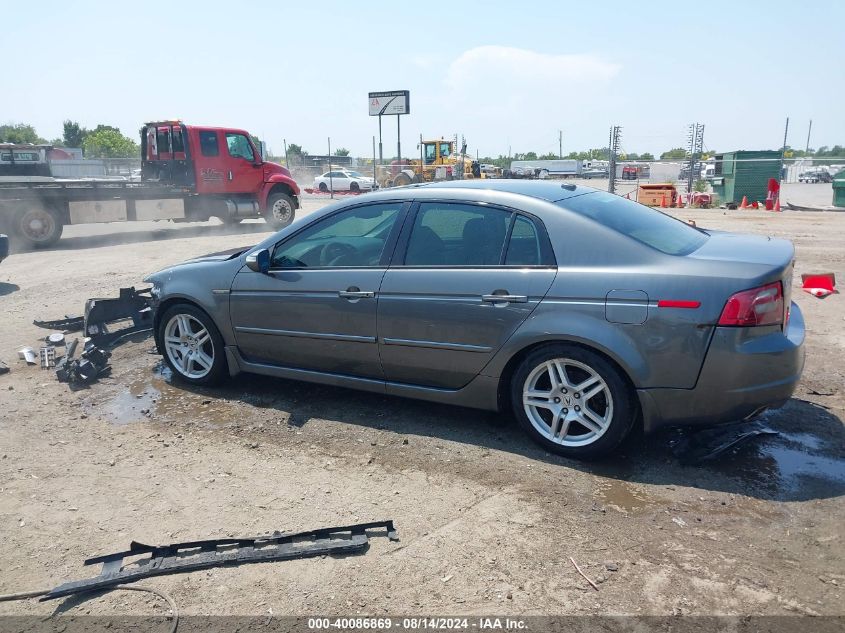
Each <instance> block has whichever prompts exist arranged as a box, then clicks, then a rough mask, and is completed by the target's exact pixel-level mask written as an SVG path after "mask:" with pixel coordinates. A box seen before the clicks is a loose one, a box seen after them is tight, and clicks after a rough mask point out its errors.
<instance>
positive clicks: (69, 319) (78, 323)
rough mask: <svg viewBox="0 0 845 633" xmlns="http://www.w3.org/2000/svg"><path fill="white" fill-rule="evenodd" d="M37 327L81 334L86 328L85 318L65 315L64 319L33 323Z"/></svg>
mask: <svg viewBox="0 0 845 633" xmlns="http://www.w3.org/2000/svg"><path fill="white" fill-rule="evenodd" d="M32 324H33V325H34V326H36V327H42V328H44V329H45V330H62V331H63V332H81V331H82V328H83V327H85V317H82V316H69V315H65V318H63V319H56V320H55V321H38V320H37V319H36V320H35V321H33V322H32Z"/></svg>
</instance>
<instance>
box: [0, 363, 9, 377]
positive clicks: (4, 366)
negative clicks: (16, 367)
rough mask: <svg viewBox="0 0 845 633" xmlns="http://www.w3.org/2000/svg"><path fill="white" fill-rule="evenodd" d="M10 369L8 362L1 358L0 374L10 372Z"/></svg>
mask: <svg viewBox="0 0 845 633" xmlns="http://www.w3.org/2000/svg"><path fill="white" fill-rule="evenodd" d="M9 371H11V370H10V369H9V366H8V365H7V364H6V363H4V362H3V361H2V360H0V376H2V375H3V374H8V373H9Z"/></svg>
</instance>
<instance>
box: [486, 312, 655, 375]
mask: <svg viewBox="0 0 845 633" xmlns="http://www.w3.org/2000/svg"><path fill="white" fill-rule="evenodd" d="M604 309H605V307H604V301H595V302H593V303H591V304H586V302H585V303H583V304H582V305H581V306H580V310H579V311H578V312H575V311H572V312H566V311H562V310H561V309H560V306H548V305H545V302H544V303H541V304H540V306H538V308H537V309H536V310H535V311H534V312H533V313H532V314H531V316H530V317H529V318H528V319H526V320H525V322H524V323H523V324H522V325H521V326H520V327H519V329H518V330H517V331H516V332H514V334H513V336H511V337H510V339H508V341H507V342H506V343H505V344H504V345H503V346H502V348H501V349H500V350H499V351H498V352H497V354H496V355H495V356H494V357H493V358H492V359H491V360H490V362H489V363H488V364H487V366H486V367H485V368H484V369H483V370H482V373H483V374H484V375H487V376H493V377H499V376H501V375H502V372H503V371H504V369H505V367H506V366H507V364H508V362H509V361H510V360H511V359H512V358H513V357H514V356H516V355H517V354H518V353H519V352H521V351H522V350H524V349H526V348H527V347H531V346H532V345H536V344H538V343H545V342H553V341H561V342H572V343H580V344H582V345H585V346H587V347H592V348H594V349H596V350H598V351H599V352H601V353H603V354H605V355H606V356H608V357H609V358H611V359H612V360H613V361H615V362H616V363H617V364H618V365H619V366H620V367H621V368H622V370H623V371H624V372H625V373H626V374H627V375H628V377H629V378H630V380H631V382H632V383H633V384H634V387H641V386H644V385H648V384H649V381H650V377H651V369H650V367H649V363H648V362H647V360H646V358H645V357H644V356H643V354H642V353H641V352H640V350H639V348H638V346H637V344H636V342H635V341H634V339H633V338H632V337H631V336H629V335H628V334H627V333H626V332H625V330H624V329H622V328H620V327H619V325H618V324H614V323H609V322H608V321H607V320H606V319H605V316H604Z"/></svg>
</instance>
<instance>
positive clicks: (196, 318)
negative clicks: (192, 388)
mask: <svg viewBox="0 0 845 633" xmlns="http://www.w3.org/2000/svg"><path fill="white" fill-rule="evenodd" d="M156 339H157V342H158V346H159V350H160V351H161V353H162V354H163V355H164V360H165V362H166V363H167V365H168V366H169V367H170V369H171V370H173V375H174V376H175V377H176V378H178V379H180V380H182V381H183V382H187V383H189V384H192V385H213V384H216V383H218V382H220V381H221V380H222V379H223V377H224V376H225V375H226V355H225V352H224V351H223V337H221V336H220V331H219V330H218V329H217V327H216V326H215V325H214V322H213V321H212V320H211V317H209V316H208V315H207V314H206V313H205V312H203V311H202V310H200V309H199V308H197V307H196V306H193V305H190V304H187V303H180V304H177V305H174V306H171V307H169V308H168V309H167V310H166V311H165V313H164V314H163V315H162V317H161V320H160V321H159V326H158V331H157V332H156Z"/></svg>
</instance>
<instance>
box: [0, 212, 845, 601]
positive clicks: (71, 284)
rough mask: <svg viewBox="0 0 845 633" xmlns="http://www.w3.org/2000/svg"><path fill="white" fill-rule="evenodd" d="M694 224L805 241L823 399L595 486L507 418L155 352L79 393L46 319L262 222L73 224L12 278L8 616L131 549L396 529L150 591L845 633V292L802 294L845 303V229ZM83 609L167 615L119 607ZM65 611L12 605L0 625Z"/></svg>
mask: <svg viewBox="0 0 845 633" xmlns="http://www.w3.org/2000/svg"><path fill="white" fill-rule="evenodd" d="M321 204H323V202H322V201H317V200H310V201H308V202H307V203H306V209H305V211H306V212H307V211H310V210H313V209H314V208H317V207H318V206H320V205H321ZM822 204H829V202H827V203H825V202H823V203H822ZM679 215H680V216H682V217H683V218H684V219H695V220H696V221H697V223H698V224H699V226H703V227H712V228H716V229H729V230H736V231H746V232H754V233H761V234H768V235H774V236H778V237H786V238H789V239H792V240H793V241H794V242H795V244H796V247H797V264H796V275H795V285H794V288H793V296H794V299H795V301H797V302H798V303H799V304H800V306H801V308H802V310H803V312H804V316H805V319H806V322H807V330H808V331H807V364H806V369H805V372H804V378H803V380H802V382H801V384H800V386H799V388H798V390H797V392H796V393H795V396H794V398H792V400H791V401H790V402H789V403H788V404H787V405H786V406H785V407H784V408H782V409H780V410H777V411H773V412H770V413H769V414H767V416H766V423H767V424H769V425H770V426H771V427H772V428H774V429H776V430H778V431H780V435H778V436H769V437H765V438H761V439H758V440H754V441H751V442H750V443H748V444H746V445H744V446H743V447H742V448H740V449H739V450H737V451H735V452H733V453H729V454H726V455H723V456H722V457H720V458H718V459H716V460H714V461H712V462H707V463H705V464H704V465H700V466H684V465H682V464H681V462H680V460H679V458H678V457H677V456H676V455H675V454H674V453H673V451H672V443H673V441H674V440H676V439H677V433H675V432H672V431H667V432H662V433H660V434H658V435H655V436H650V437H647V438H642V437H635V438H633V439H632V440H630V441H629V442H627V444H626V445H625V446H624V448H623V451H622V452H621V453H620V454H619V455H617V456H616V457H614V458H612V459H609V460H607V461H605V462H600V463H593V464H582V463H578V462H574V461H568V460H565V459H562V458H558V457H555V456H552V455H550V454H548V453H545V452H544V451H542V450H541V449H538V448H537V447H536V446H535V445H534V444H532V443H531V442H530V441H529V440H528V439H527V438H526V437H525V436H524V435H523V434H522V433H521V432H520V431H519V430H518V429H517V428H516V424H515V423H514V422H513V421H512V420H511V419H510V418H509V417H507V416H503V415H495V414H491V413H485V412H478V411H472V410H466V409H458V408H451V407H446V406H437V405H433V404H428V403H420V402H415V401H410V400H401V399H396V398H389V397H382V396H378V395H372V394H365V393H358V392H353V391H347V390H344V389H336V388H329V387H322V386H315V385H309V384H304V383H296V382H289V381H284V380H276V379H269V378H263V377H255V376H239V377H238V378H236V379H235V380H233V381H231V382H230V383H229V384H227V385H225V386H224V387H222V388H219V389H215V390H192V389H186V388H185V387H182V386H178V385H174V384H170V382H169V381H168V380H167V375H166V372H163V371H162V368H161V362H160V357H158V356H156V355H155V354H154V352H153V349H152V347H153V345H152V342H151V340H150V339H148V338H141V339H140V340H135V341H129V342H126V343H124V344H122V345H120V346H119V347H117V348H116V349H115V351H114V354H113V357H112V365H113V372H112V374H111V376H110V377H107V378H104V379H102V380H100V381H99V382H98V383H96V384H94V385H93V386H91V387H90V388H88V389H82V390H79V391H70V390H69V389H68V387H67V385H64V384H60V383H58V382H57V381H56V379H55V376H54V374H53V373H52V372H47V371H42V370H41V369H39V368H38V367H35V366H32V367H28V366H27V365H26V364H25V363H24V362H23V361H20V360H18V359H17V354H16V352H17V350H18V349H19V348H20V347H22V346H24V345H31V346H34V347H37V345H38V341H39V339H41V338H42V337H43V336H44V335H45V334H46V333H47V332H46V331H45V330H40V329H38V328H36V327H34V326H33V325H32V324H31V322H32V320H33V319H34V318H57V317H61V316H63V315H65V314H71V313H79V312H80V311H81V310H82V307H83V304H84V300H85V299H86V298H88V297H92V296H110V295H112V294H115V293H116V290H117V289H118V288H119V287H121V286H131V285H135V286H140V285H142V284H141V278H142V277H143V276H144V275H145V274H147V273H149V272H152V271H154V270H157V269H159V268H161V267H163V266H165V265H168V264H171V263H175V262H178V261H180V260H184V259H187V258H189V257H191V256H196V255H200V254H204V253H208V252H214V251H219V250H222V249H225V248H231V247H236V246H241V245H247V244H251V243H254V242H256V241H258V240H259V239H260V238H262V237H263V236H264V235H265V233H264V230H265V225H264V224H263V223H253V224H247V225H244V226H242V227H240V228H239V229H232V228H229V227H224V226H222V225H219V224H216V223H214V222H212V223H205V224H199V225H169V226H166V227H163V228H161V227H158V226H154V225H142V224H131V225H118V226H99V227H70V228H69V229H68V231H67V237H66V238H65V239H63V240H62V241H61V242H60V243H59V245H58V246H57V247H55V248H52V249H50V250H46V251H41V252H26V253H20V254H15V255H12V256H11V257H10V258H9V259H8V260H6V261H4V262H3V263H2V264H0V306H2V315H3V316H2V319H3V320H2V328H0V360H4V361H6V362H7V363H8V364H9V365H10V367H11V372H10V373H9V374H6V375H3V376H0V531H2V534H3V538H2V539H0V593H5V592H13V591H23V590H30V589H40V588H50V587H53V586H55V585H58V584H60V583H62V582H65V581H68V580H75V579H80V578H83V577H86V576H88V575H94V574H95V573H96V571H95V570H92V569H89V568H84V567H83V566H82V561H83V559H85V558H87V557H89V556H93V555H96V554H103V553H109V552H114V551H120V550H122V549H125V548H126V547H127V546H128V544H129V542H130V541H132V540H133V539H134V540H138V541H141V542H147V543H166V542H173V541H183V540H193V539H202V538H211V537H222V536H227V535H229V536H235V535H239V536H244V535H246V536H248V535H255V534H259V533H265V532H272V531H274V530H283V531H292V530H297V529H307V528H312V527H318V526H322V525H342V524H346V523H350V522H357V521H370V520H381V519H387V518H392V519H393V520H395V522H396V527H397V529H398V531H399V536H400V539H401V541H400V542H399V543H393V542H389V541H388V540H387V539H386V538H381V537H373V538H372V539H371V547H370V549H369V551H368V552H367V553H366V554H364V555H360V556H350V557H345V558H333V557H323V558H316V559H309V560H300V561H292V562H280V563H265V564H257V565H245V566H241V567H239V568H225V569H213V570H209V571H203V572H196V573H190V574H180V575H173V576H164V577H159V578H154V579H150V580H146V581H144V584H146V585H147V586H151V587H156V588H158V589H161V590H163V591H166V592H167V593H168V594H170V595H171V596H172V597H173V599H174V600H175V601H176V603H177V604H178V605H179V607H180V610H181V611H182V612H183V613H186V614H213V615H224V614H226V615H228V614H252V615H267V614H270V615H283V614H299V615H303V614H314V613H319V614H337V615H356V614H374V615H380V614H408V613H413V614H445V613H449V614H468V615H469V614H489V613H496V614H502V615H506V614H523V615H527V614H543V615H546V614H608V613H616V614H655V615H657V614H659V615H670V614H739V615H752V614H765V615H779V614H793V615H794V614H822V615H825V614H829V615H841V614H845V608H843V605H845V601H843V587H842V586H843V584H845V548H843V538H845V534H843V527H842V526H843V525H845V503H843V495H844V494H845V442H844V441H843V440H845V429H843V422H842V421H843V419H845V375H843V372H845V363H843V361H842V358H843V354H845V334H843V332H844V331H845V310H843V299H842V295H838V294H837V295H833V296H831V297H828V298H827V299H825V300H820V299H816V298H814V297H812V296H810V295H808V294H806V293H804V292H802V291H801V290H800V278H801V277H800V276H801V273H808V272H820V271H832V272H834V273H836V275H837V277H838V278H839V279H841V280H842V282H845V251H843V245H845V213H843V214H839V213H789V212H787V213H781V214H774V213H766V212H740V211H733V212H731V211H724V210H702V211H697V210H685V211H681V212H679ZM842 282H841V283H842ZM569 557H572V558H574V559H575V561H577V563H578V564H579V565H580V567H581V568H582V570H583V571H584V573H585V574H586V575H587V576H589V577H590V578H591V579H593V580H594V581H595V582H596V583H597V587H598V588H599V590H598V591H596V590H594V589H593V588H592V587H590V585H589V584H587V582H586V581H585V580H584V579H583V578H582V577H581V576H580V575H579V574H578V573H577V572H576V570H575V569H574V567H573V565H572V564H571V563H570V560H569ZM73 604H74V605H77V606H75V607H74V612H79V613H92V614H119V615H123V614H146V613H162V612H164V611H165V610H166V606H165V605H164V603H163V602H161V601H160V600H158V599H156V598H154V597H152V596H149V597H148V596H146V594H137V595H136V594H126V593H121V592H118V593H111V594H107V595H105V596H101V597H98V598H96V599H92V600H89V601H84V602H82V603H81V604H78V601H77V602H74V603H73ZM61 605H62V601H55V602H48V603H39V602H36V601H26V602H14V603H9V602H7V603H0V614H40V615H48V614H50V613H53V612H54V610H56V609H57V608H59V609H60V610H61V609H62V608H63V607H62V606H61Z"/></svg>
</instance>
